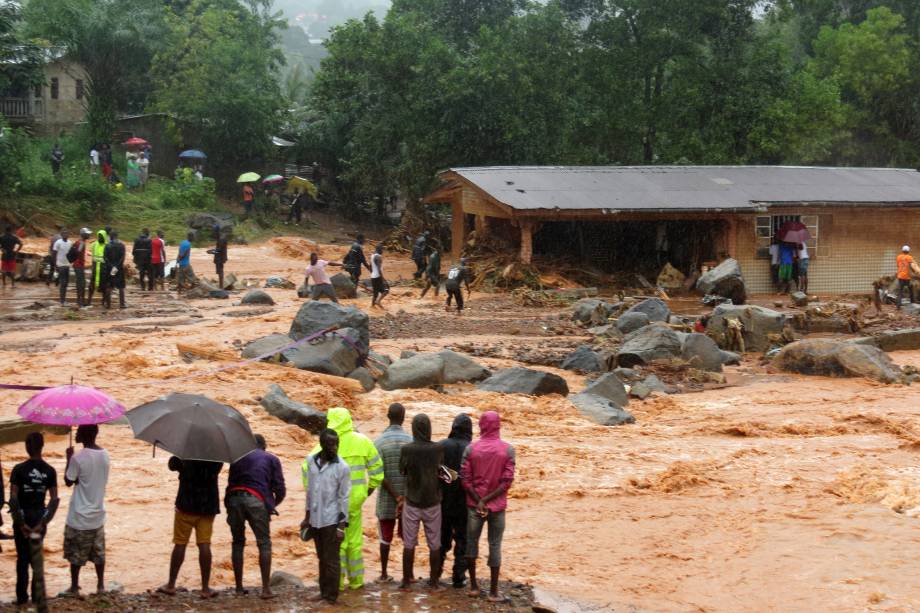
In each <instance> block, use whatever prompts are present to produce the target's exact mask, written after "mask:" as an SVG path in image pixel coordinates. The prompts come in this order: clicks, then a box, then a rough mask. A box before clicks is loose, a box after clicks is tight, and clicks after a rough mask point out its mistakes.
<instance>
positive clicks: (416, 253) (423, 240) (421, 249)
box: [412, 232, 429, 280]
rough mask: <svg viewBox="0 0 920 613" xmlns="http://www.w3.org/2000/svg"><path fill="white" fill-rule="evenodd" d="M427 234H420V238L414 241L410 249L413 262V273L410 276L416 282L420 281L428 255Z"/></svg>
mask: <svg viewBox="0 0 920 613" xmlns="http://www.w3.org/2000/svg"><path fill="white" fill-rule="evenodd" d="M428 235H429V233H428V232H422V234H421V236H419V237H418V238H417V239H415V245H413V247H412V261H413V262H415V272H414V273H413V274H412V276H413V278H415V279H416V280H418V279H421V278H422V275H423V274H424V273H425V266H426V263H427V262H426V260H427V259H428V258H427V254H428Z"/></svg>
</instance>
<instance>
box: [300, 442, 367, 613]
mask: <svg viewBox="0 0 920 613" xmlns="http://www.w3.org/2000/svg"><path fill="white" fill-rule="evenodd" d="M319 447H320V450H319V451H318V452H315V453H313V454H311V455H310V456H308V457H307V459H306V460H304V462H303V466H302V469H303V471H304V472H303V481H304V489H305V490H306V492H307V504H306V510H305V513H304V518H303V521H302V522H300V533H301V538H302V539H303V540H308V539H310V538H312V539H313V544H314V545H315V546H316V557H317V559H318V560H319V599H320V600H325V601H326V602H328V603H329V604H335V601H336V600H338V598H339V591H340V590H341V588H342V587H343V586H342V583H341V577H343V574H342V570H343V569H342V561H343V560H345V554H344V553H342V551H341V549H340V547H341V543H342V542H343V541H344V540H345V534H346V531H347V530H348V527H349V516H350V514H351V510H350V508H351V502H350V500H351V490H352V487H351V483H352V472H351V467H350V466H349V465H348V464H346V463H345V460H344V459H342V457H341V456H340V455H339V435H338V434H336V431H335V430H332V429H330V428H326V429H325V430H323V431H322V432H321V433H320V435H319ZM359 512H360V510H359Z"/></svg>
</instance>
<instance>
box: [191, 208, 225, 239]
mask: <svg viewBox="0 0 920 613" xmlns="http://www.w3.org/2000/svg"><path fill="white" fill-rule="evenodd" d="M186 224H187V225H188V227H189V228H192V229H194V230H198V231H199V236H207V237H209V238H210V237H211V233H212V232H213V231H214V227H215V226H216V227H217V228H218V229H219V230H220V232H221V233H222V234H227V233H229V232H230V231H232V230H233V215H231V214H230V213H195V214H194V215H190V216H189V218H188V219H187V220H186Z"/></svg>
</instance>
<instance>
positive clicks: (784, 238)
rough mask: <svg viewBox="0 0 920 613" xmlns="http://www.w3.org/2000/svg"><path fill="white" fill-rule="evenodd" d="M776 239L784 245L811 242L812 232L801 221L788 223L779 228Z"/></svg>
mask: <svg viewBox="0 0 920 613" xmlns="http://www.w3.org/2000/svg"><path fill="white" fill-rule="evenodd" d="M776 238H777V239H778V240H779V241H780V242H783V243H805V242H807V241H810V240H811V232H809V231H808V228H806V227H805V224H803V223H802V222H801V221H787V222H785V223H784V224H783V225H781V226H780V227H779V231H777V233H776Z"/></svg>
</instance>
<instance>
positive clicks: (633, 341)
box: [617, 323, 681, 368]
mask: <svg viewBox="0 0 920 613" xmlns="http://www.w3.org/2000/svg"><path fill="white" fill-rule="evenodd" d="M680 350H681V338H680V335H678V334H677V332H675V331H674V330H672V329H671V328H669V327H667V326H666V325H664V324H660V323H655V324H649V325H648V326H645V327H644V328H639V329H638V330H636V331H635V332H632V333H630V334H627V335H626V337H624V338H623V344H622V345H620V350H619V351H618V352H617V365H619V366H624V367H626V368H632V367H633V366H636V365H637V364H648V363H649V362H651V361H652V360H661V359H668V358H674V357H678V356H680Z"/></svg>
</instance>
